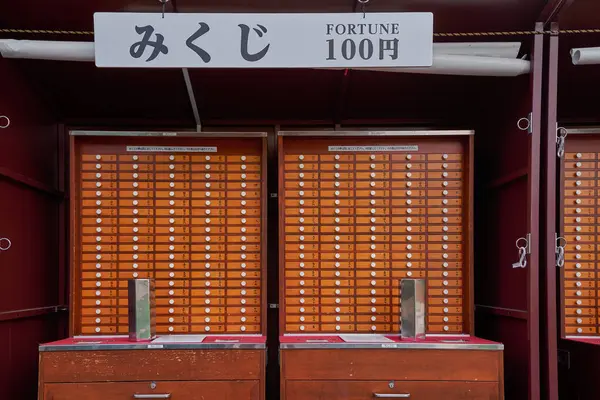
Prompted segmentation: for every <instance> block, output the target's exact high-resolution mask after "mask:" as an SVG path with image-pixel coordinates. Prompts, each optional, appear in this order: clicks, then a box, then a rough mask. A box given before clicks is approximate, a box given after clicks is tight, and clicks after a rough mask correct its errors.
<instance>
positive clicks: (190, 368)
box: [40, 349, 265, 383]
mask: <svg viewBox="0 0 600 400" xmlns="http://www.w3.org/2000/svg"><path fill="white" fill-rule="evenodd" d="M264 356H265V351H264V350H233V349H224V350H114V351H113V350H102V351H56V352H54V351H53V352H42V353H41V354H40V378H41V379H42V380H43V382H44V383H88V382H103V381H151V380H162V381H170V380H173V381H177V380H183V381H186V380H189V381H192V380H244V379H249V380H258V379H262V377H263V374H264V369H263V368H264ZM208 360H210V361H208Z"/></svg>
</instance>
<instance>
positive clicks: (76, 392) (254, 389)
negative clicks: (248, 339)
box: [42, 381, 261, 400]
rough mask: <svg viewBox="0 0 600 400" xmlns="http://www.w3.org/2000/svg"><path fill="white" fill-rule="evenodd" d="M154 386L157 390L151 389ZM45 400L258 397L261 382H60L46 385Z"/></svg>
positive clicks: (250, 399)
mask: <svg viewBox="0 0 600 400" xmlns="http://www.w3.org/2000/svg"><path fill="white" fill-rule="evenodd" d="M152 387H154V389H152ZM43 391H44V393H43V395H44V397H43V398H42V400H81V399H86V400H130V399H133V398H134V397H133V396H134V395H138V396H139V397H136V398H140V399H144V398H145V399H152V398H155V399H156V398H165V399H166V398H167V397H151V395H167V394H168V395H169V397H168V399H171V400H239V399H248V400H259V399H260V398H261V397H260V384H259V382H258V381H231V382H229V381H214V382H190V381H184V382H161V381H159V382H103V383H74V384H73V383H61V384H47V385H44V387H43Z"/></svg>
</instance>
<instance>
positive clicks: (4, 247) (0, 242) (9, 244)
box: [0, 238, 12, 251]
mask: <svg viewBox="0 0 600 400" xmlns="http://www.w3.org/2000/svg"><path fill="white" fill-rule="evenodd" d="M3 242H6V246H2V243H3ZM11 246H12V242H11V241H10V239H9V238H0V251H6V250H8V249H10V247H11Z"/></svg>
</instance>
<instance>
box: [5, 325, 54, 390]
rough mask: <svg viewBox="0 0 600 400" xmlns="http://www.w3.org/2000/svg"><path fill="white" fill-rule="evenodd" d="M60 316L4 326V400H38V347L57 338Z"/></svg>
mask: <svg viewBox="0 0 600 400" xmlns="http://www.w3.org/2000/svg"><path fill="white" fill-rule="evenodd" d="M60 317H61V316H60V315H59V314H49V315H46V316H41V317H37V318H31V319H21V320H16V321H11V322H2V323H0V398H1V399H7V400H9V399H10V400H13V399H14V400H34V399H36V398H37V397H36V396H37V371H38V344H40V343H46V342H48V341H49V340H53V339H56V338H57V334H58V325H59V318H60Z"/></svg>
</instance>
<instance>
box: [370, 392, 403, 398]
mask: <svg viewBox="0 0 600 400" xmlns="http://www.w3.org/2000/svg"><path fill="white" fill-rule="evenodd" d="M373 397H377V398H379V399H410V393H373Z"/></svg>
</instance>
